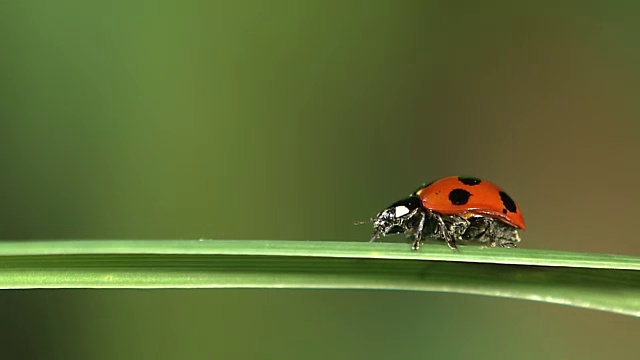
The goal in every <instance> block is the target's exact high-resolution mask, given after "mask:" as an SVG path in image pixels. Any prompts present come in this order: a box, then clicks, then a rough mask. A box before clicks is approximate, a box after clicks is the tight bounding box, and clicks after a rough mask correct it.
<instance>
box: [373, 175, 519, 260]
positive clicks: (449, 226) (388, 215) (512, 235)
mask: <svg viewBox="0 0 640 360" xmlns="http://www.w3.org/2000/svg"><path fill="white" fill-rule="evenodd" d="M372 221H373V227H374V232H373V236H372V237H371V240H370V241H376V240H377V239H379V238H380V237H382V236H385V235H390V234H400V233H404V234H406V235H407V237H409V238H411V239H412V241H413V244H412V249H413V250H418V248H419V247H420V242H421V241H422V240H424V239H425V238H427V237H429V236H430V237H433V238H436V239H440V240H444V241H446V242H447V245H449V247H450V248H451V249H453V250H457V249H458V248H457V246H456V241H478V242H480V243H485V244H486V243H488V244H489V246H492V247H495V246H500V247H506V248H511V247H516V245H517V244H518V243H519V242H520V236H519V235H518V230H519V229H521V230H524V229H525V224H524V218H523V217H522V212H520V208H518V206H517V205H516V203H515V202H514V201H513V199H511V197H510V196H509V195H507V193H506V192H504V191H502V189H500V188H499V187H497V186H496V185H494V184H492V183H490V182H488V181H486V180H480V179H476V178H472V177H462V176H450V177H446V178H442V179H440V180H436V181H434V182H432V183H430V184H427V185H424V186H422V187H420V189H418V190H417V191H416V192H414V193H413V194H411V195H410V196H409V197H408V198H406V199H403V200H400V201H398V202H396V203H394V204H392V205H391V206H389V207H388V208H386V209H384V210H383V211H382V212H380V213H379V214H378V215H377V216H376V217H375V218H373V219H372Z"/></svg>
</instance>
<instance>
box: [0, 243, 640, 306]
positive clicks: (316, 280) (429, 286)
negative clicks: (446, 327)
mask: <svg viewBox="0 0 640 360" xmlns="http://www.w3.org/2000/svg"><path fill="white" fill-rule="evenodd" d="M0 268H1V269H2V271H0V288H4V289H17V288H315V289H387V290H416V291H442V292H454V293H466V294H478V295H489V296H500V297H508V298H518V299H528V300H536V301H543V302H549V303H557V304H566V305H572V306H579V307H584V308H589V309H595V310H602V311H609V312H614V313H620V314H627V315H632V316H640V258H637V257H630V256H620V255H607V254H584V253H571V252H557V251H541V250H526V249H497V248H481V247H477V246H463V247H461V251H460V252H458V253H455V252H452V251H451V250H449V249H448V248H447V247H446V246H442V245H440V244H427V245H425V246H423V247H422V248H421V250H420V251H419V252H413V251H411V250H410V249H409V246H408V245H407V244H393V243H373V244H370V243H349V242H327V241H267V240H236V241H233V240H65V241H59V240H51V241H11V242H0Z"/></svg>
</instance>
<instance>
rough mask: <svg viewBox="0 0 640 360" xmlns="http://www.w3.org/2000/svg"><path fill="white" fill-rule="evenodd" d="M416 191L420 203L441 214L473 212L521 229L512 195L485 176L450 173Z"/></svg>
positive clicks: (521, 222) (520, 221)
mask: <svg viewBox="0 0 640 360" xmlns="http://www.w3.org/2000/svg"><path fill="white" fill-rule="evenodd" d="M416 194H417V195H418V196H419V197H420V199H421V200H422V206H424V207H425V208H427V209H429V210H432V211H435V212H438V213H441V214H444V215H455V214H461V215H462V214H465V213H474V214H478V215H483V216H488V217H492V218H496V219H499V220H502V221H504V222H506V223H507V224H509V225H512V226H515V227H517V228H520V229H523V230H524V229H525V224H524V218H523V217H522V212H520V208H519V207H518V206H517V205H516V203H515V202H514V201H513V199H511V197H510V196H509V195H507V193H506V192H504V191H502V189H500V188H499V187H497V186H496V185H494V184H492V183H490V182H488V181H486V180H480V179H476V178H470V177H462V176H450V177H446V178H442V179H440V180H437V181H434V182H433V183H431V184H429V185H427V186H425V187H424V188H422V189H420V190H418V191H417V192H416Z"/></svg>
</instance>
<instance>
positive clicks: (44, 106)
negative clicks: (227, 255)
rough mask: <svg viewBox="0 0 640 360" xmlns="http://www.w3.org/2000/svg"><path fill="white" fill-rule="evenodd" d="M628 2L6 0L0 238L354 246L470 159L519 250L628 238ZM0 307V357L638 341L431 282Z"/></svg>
mask: <svg viewBox="0 0 640 360" xmlns="http://www.w3.org/2000/svg"><path fill="white" fill-rule="evenodd" d="M638 10H640V6H639V5H633V2H601V3H599V4H592V3H591V2H572V3H569V2H566V3H562V2H557V1H556V2H546V3H545V2H536V5H522V4H512V3H511V2H508V1H497V2H496V1H490V2H483V6H482V7H480V6H478V5H475V2H455V4H454V3H450V2H445V1H412V2H409V1H382V0H380V1H374V2H359V1H350V0H349V1H341V2H333V1H315V0H313V1H312V0H309V1H272V2H262V1H243V2H231V1H229V2H224V1H219V2H209V1H196V0H188V1H181V2H177V1H176V2H168V1H138V0H134V1H105V2H85V1H68V0H63V1H55V2H54V1H44V0H41V1H37V0H33V1H18V0H3V1H0V123H1V127H0V169H1V170H0V171H1V173H0V175H1V179H2V186H0V200H1V201H2V206H1V207H0V211H1V214H0V215H1V216H0V238H2V239H55V238H63V239H69V238H83V239H84V238H105V239H106V238H130V239H165V238H221V239H292V240H294V239H300V240H350V241H366V239H367V238H368V236H369V234H370V231H371V229H370V227H367V226H360V227H355V226H353V221H354V220H361V219H367V218H369V217H370V216H372V215H374V214H375V213H376V212H377V211H379V210H380V209H381V208H383V207H385V206H387V205H389V204H390V203H391V202H393V201H395V200H397V199H399V198H400V197H401V196H404V195H406V194H407V193H408V192H410V191H412V190H414V189H415V188H416V187H417V186H418V185H419V184H421V183H422V182H425V181H430V180H432V179H434V178H437V177H442V176H446V175H452V174H465V175H473V176H478V177H483V178H487V179H490V180H492V181H493V182H495V183H497V184H499V185H500V186H502V187H503V188H504V189H505V190H507V191H508V192H509V193H510V194H511V195H512V196H513V197H514V198H515V199H516V201H517V202H518V203H519V205H520V207H521V208H522V209H523V212H524V213H525V217H526V220H527V225H528V229H527V231H526V232H524V233H523V234H522V237H523V242H522V245H521V246H522V247H523V248H537V249H552V250H571V251H589V252H609V253H619V254H628V255H636V256H638V255H640V242H638V241H637V230H636V229H635V227H634V226H635V222H636V221H637V217H638V215H639V212H638V206H637V204H638V203H639V202H640V187H639V186H638V184H639V180H640V167H639V163H638V156H639V155H640V144H639V143H638V141H637V140H638V135H639V134H640V123H639V122H638V117H639V116H640V102H639V101H638V98H639V97H638V95H639V94H640V91H638V90H640V65H639V64H640V43H638V36H639V35H640V22H638V18H637V15H636V14H637V13H638ZM407 250H409V246H408V245H407ZM0 301H1V303H0V305H1V306H0V309H1V310H0V314H1V317H2V319H3V321H2V325H1V328H0V331H1V335H2V339H3V340H4V341H3V343H4V344H3V348H2V350H1V352H2V354H3V357H4V356H8V355H13V356H14V357H13V358H36V357H38V358H45V357H46V358H51V359H53V358H56V359H86V358H89V357H91V358H95V359H115V358H118V359H120V358H132V359H147V358H148V359H176V358H215V359H256V358H260V359H354V358H356V359H357V358H361V359H388V358H402V359H426V358H446V357H451V358H462V357H465V358H473V359H495V358H512V359H513V358H514V359H540V358H545V359H566V358H582V359H602V358H615V359H624V358H634V357H635V356H637V349H638V348H637V339H638V336H639V335H640V323H639V322H638V321H637V319H633V318H628V317H623V316H620V315H611V314H606V313H600V312H595V311H588V310H583V309H574V308H569V307H564V306H559V305H548V304H540V303H535V302H525V301H516V300H507V299H494V298H485V297H479V296H467V295H450V294H439V293H410V292H383V291H308V290H305V291H293V290H286V291H284V290H283V291H278V290H180V291H165V290H162V291H160V290H146V291H114V290H110V291H107V290H95V291H90V290H73V291H70V290H69V291H40V290H38V291H2V292H0ZM7 358H8V357H7Z"/></svg>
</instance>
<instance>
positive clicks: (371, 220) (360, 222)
mask: <svg viewBox="0 0 640 360" xmlns="http://www.w3.org/2000/svg"><path fill="white" fill-rule="evenodd" d="M373 220H374V219H373V218H371V219H369V220H364V221H354V222H353V225H362V224H368V223H372V222H373Z"/></svg>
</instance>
